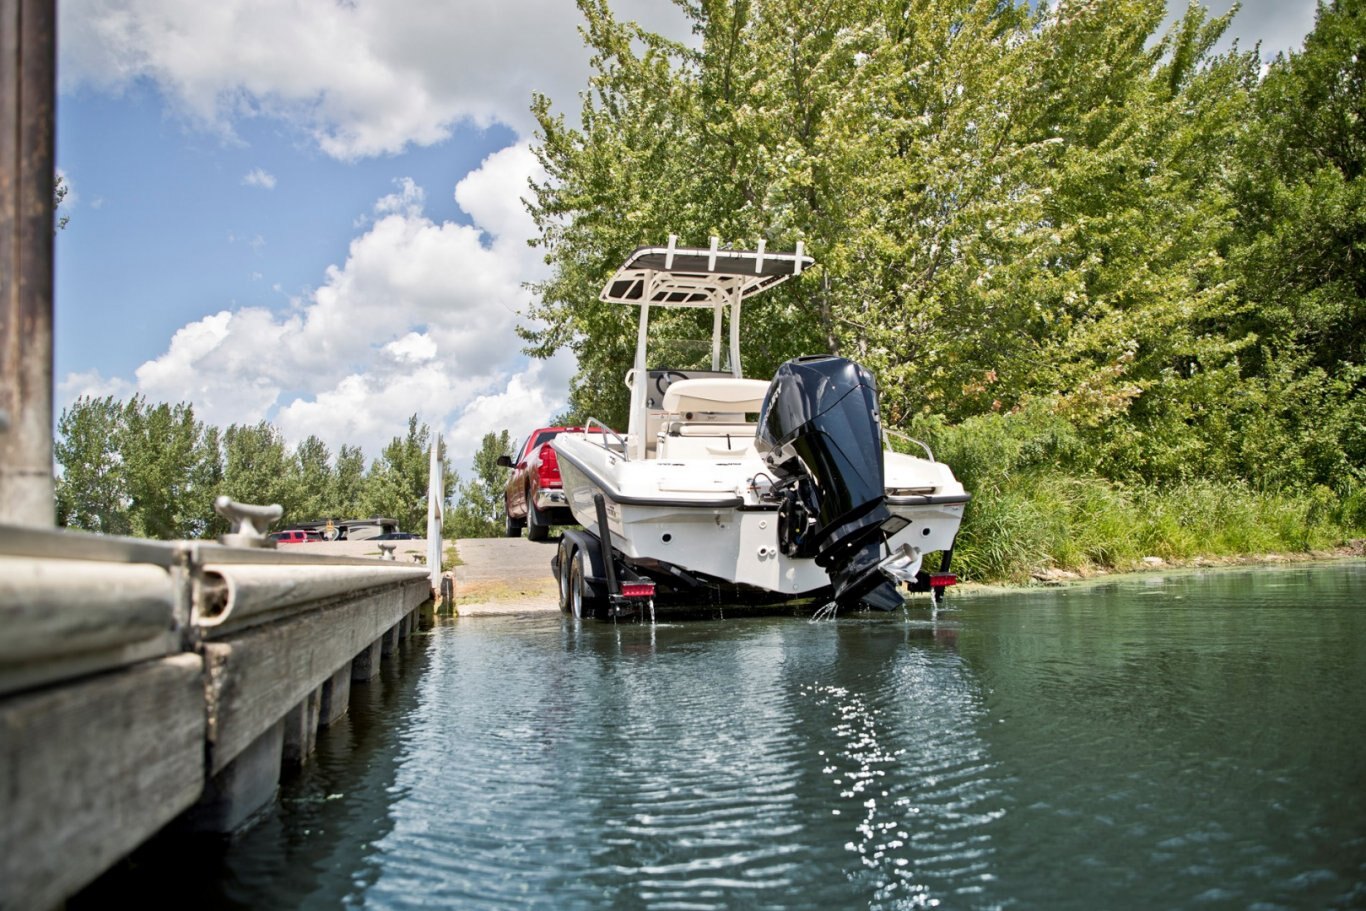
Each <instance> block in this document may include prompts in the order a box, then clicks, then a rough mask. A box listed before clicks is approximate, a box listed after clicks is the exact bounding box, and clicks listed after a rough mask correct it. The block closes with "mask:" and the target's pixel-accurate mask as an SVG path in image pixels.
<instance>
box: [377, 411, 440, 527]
mask: <svg viewBox="0 0 1366 911" xmlns="http://www.w3.org/2000/svg"><path fill="white" fill-rule="evenodd" d="M445 448H446V447H445V444H444V443H443V444H442V445H441V449H440V452H439V454H438V455H439V457H440V459H441V463H442V472H443V487H444V490H443V491H442V501H443V503H444V502H445V500H446V499H447V498H449V496H450V494H451V492H452V491H453V490H454V485H455V478H454V476H453V473H452V471H451V469H450V463H449V461H448V460H447V457H446V452H445ZM430 469H431V431H430V430H429V429H428V427H427V425H426V424H420V425H419V424H418V420H417V415H416V414H414V415H412V416H410V417H409V418H408V432H407V434H406V435H405V436H403V437H394V438H393V439H392V440H390V441H389V444H388V445H387V446H385V447H384V451H383V452H382V453H381V454H380V458H379V459H377V460H375V462H374V463H373V464H372V465H371V467H370V475H369V477H368V478H367V480H366V487H365V501H364V502H365V504H366V507H367V509H368V510H369V511H370V513H371V515H378V516H385V517H392V518H394V519H396V520H398V523H399V528H401V529H403V530H404V531H416V532H417V533H418V534H423V533H425V532H426V529H427V496H428V486H429V485H428V478H429V474H430Z"/></svg>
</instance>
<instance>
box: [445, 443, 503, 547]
mask: <svg viewBox="0 0 1366 911" xmlns="http://www.w3.org/2000/svg"><path fill="white" fill-rule="evenodd" d="M511 448H512V441H511V438H510V437H509V434H508V431H506V430H503V431H501V432H500V433H496V434H495V433H486V434H484V438H483V439H482V440H481V441H480V443H479V451H478V452H476V453H475V454H474V476H473V477H471V478H470V479H469V480H467V481H465V482H464V483H462V484H459V486H458V488H457V489H458V494H457V496H456V503H455V507H454V508H453V509H452V510H451V512H450V514H449V515H448V516H447V517H446V523H445V530H446V536H447V537H450V538H497V537H501V536H502V534H503V532H504V522H503V517H504V513H503V488H504V486H505V485H506V483H507V476H508V470H507V469H506V468H503V467H502V466H500V465H499V464H498V457H499V456H501V455H506V454H507V453H508V451H509V450H510V449H511Z"/></svg>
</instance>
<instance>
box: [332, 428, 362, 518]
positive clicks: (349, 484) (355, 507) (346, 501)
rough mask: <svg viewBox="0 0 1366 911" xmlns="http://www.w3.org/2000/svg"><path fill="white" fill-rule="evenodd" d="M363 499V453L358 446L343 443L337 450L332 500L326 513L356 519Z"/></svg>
mask: <svg viewBox="0 0 1366 911" xmlns="http://www.w3.org/2000/svg"><path fill="white" fill-rule="evenodd" d="M364 498H365V453H364V452H363V451H361V448H360V447H359V446H348V445H347V444H345V443H343V444H342V445H341V448H339V449H338V450H337V464H336V466H335V470H334V472H333V488H332V498H331V500H330V501H329V505H328V507H327V510H326V511H327V512H328V513H330V514H331V515H335V516H337V517H339V518H357V517H359V516H360V514H361V511H362V509H363V506H362V503H363V502H364Z"/></svg>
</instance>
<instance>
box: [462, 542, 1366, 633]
mask: <svg viewBox="0 0 1366 911" xmlns="http://www.w3.org/2000/svg"><path fill="white" fill-rule="evenodd" d="M555 543H556V542H555V541H549V542H545V543H542V544H538V545H533V544H531V542H527V541H508V540H506V539H498V538H469V539H461V540H459V541H457V542H456V550H457V552H458V553H459V554H460V559H461V564H460V565H459V566H457V567H456V568H455V578H456V587H455V604H454V614H455V615H456V616H458V617H477V616H506V615H509V614H543V613H557V612H558V611H559V599H558V591H557V589H556V583H555V579H554V576H552V575H551V574H550V567H549V563H550V556H551V555H552V554H553V552H554V549H555V548H554V546H553V545H554V544H555ZM509 554H517V555H525V556H523V557H522V558H521V559H511V560H510V559H509V558H508V555H509ZM1152 559H1153V560H1154V561H1155V562H1149V563H1147V564H1146V565H1140V566H1135V567H1132V568H1127V569H1123V570H1105V569H1093V570H1089V571H1085V572H1073V571H1064V570H1048V571H1039V572H1036V573H1035V574H1034V576H1033V578H1031V579H1030V581H1028V582H963V583H960V584H958V585H956V586H954V587H953V588H952V589H950V596H949V597H950V604H952V601H953V599H956V598H965V597H966V598H980V597H992V596H996V595H1008V594H1018V593H1020V592H1026V591H1037V590H1049V589H1062V588H1083V587H1085V586H1088V585H1095V584H1099V583H1106V582H1115V581H1121V580H1124V579H1129V578H1134V577H1138V576H1152V575H1160V574H1164V573H1165V574H1172V573H1187V572H1205V571H1209V570H1231V569H1247V568H1253V567H1275V566H1290V565H1307V564H1313V563H1336V562H1341V561H1343V560H1362V559H1366V539H1362V540H1356V541H1353V542H1351V543H1350V544H1349V545H1346V546H1343V547H1339V548H1335V549H1333V550H1326V551H1307V552H1304V553H1289V554H1285V553H1268V554H1239V555H1234V556H1202V557H1196V558H1193V559H1190V560H1182V561H1166V560H1156V558H1152ZM509 572H512V573H516V575H515V576H509V575H508V573H509ZM912 603H913V604H914V603H915V602H914V601H913V602H912Z"/></svg>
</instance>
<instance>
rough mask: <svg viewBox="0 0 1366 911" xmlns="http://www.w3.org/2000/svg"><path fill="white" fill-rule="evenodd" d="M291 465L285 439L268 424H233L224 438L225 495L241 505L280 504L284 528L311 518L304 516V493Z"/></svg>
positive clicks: (263, 422)
mask: <svg viewBox="0 0 1366 911" xmlns="http://www.w3.org/2000/svg"><path fill="white" fill-rule="evenodd" d="M289 464H290V458H289V455H288V454H287V452H286V451H285V442H284V438H283V437H282V436H281V435H280V431H278V430H277V429H275V428H274V427H273V426H271V425H270V424H269V423H267V422H265V421H261V422H259V423H257V424H255V425H253V426H245V425H239V424H233V425H231V426H230V427H228V429H227V430H226V431H225V432H224V434H223V492H224V493H225V494H226V495H227V496H229V497H231V498H232V499H234V500H237V501H238V502H241V503H253V504H258V505H269V504H272V503H278V504H280V506H282V507H283V508H284V516H283V517H282V519H281V527H286V526H288V525H289V523H290V522H291V521H296V520H302V519H307V518H309V517H308V516H304V515H301V514H300V510H299V506H300V503H301V502H302V499H303V497H302V492H301V491H300V490H299V488H298V485H297V482H296V481H294V480H293V479H291V478H290V475H289Z"/></svg>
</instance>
